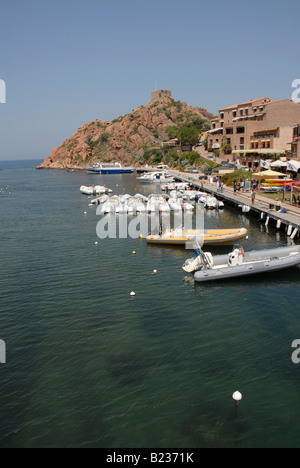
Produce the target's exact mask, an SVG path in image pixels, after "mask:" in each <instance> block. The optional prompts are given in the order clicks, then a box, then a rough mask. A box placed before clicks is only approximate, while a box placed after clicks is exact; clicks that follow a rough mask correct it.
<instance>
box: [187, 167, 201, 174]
mask: <svg viewBox="0 0 300 468" xmlns="http://www.w3.org/2000/svg"><path fill="white" fill-rule="evenodd" d="M188 172H189V173H190V174H199V171H198V169H197V168H196V167H190V168H189V169H188Z"/></svg>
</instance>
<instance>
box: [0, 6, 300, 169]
mask: <svg viewBox="0 0 300 468" xmlns="http://www.w3.org/2000/svg"><path fill="white" fill-rule="evenodd" d="M299 13H300V4H299V2H298V1H295V0H287V1H286V2H284V3H275V4H274V3H273V2H271V1H270V0H265V2H258V0H254V1H253V2H252V3H251V4H241V3H240V2H239V1H237V0H228V1H227V2H223V1H221V0H216V1H215V2H213V3H212V2H210V3H209V4H207V2H203V1H199V0H185V1H183V0H172V1H171V0H163V1H161V0H147V1H143V0H128V1H127V2H124V1H121V0H111V1H110V2H107V1H104V0H87V1H83V0H60V1H58V0H53V1H51V2H50V1H48V0H28V1H27V2H24V1H23V0H11V2H6V3H5V4H4V5H3V6H2V9H1V22H2V24H1V28H0V38H1V40H2V44H5V47H4V48H3V51H2V54H1V58H0V80H4V81H5V83H6V94H7V99H6V104H0V141H1V145H0V160H2V161H4V160H8V161H9V160H23V159H35V160H40V159H44V158H45V157H47V156H49V153H50V151H51V150H52V148H54V147H55V146H60V145H61V144H62V142H63V141H64V140H65V139H67V138H69V137H70V136H71V135H73V134H74V133H75V132H76V130H77V128H78V127H80V126H81V125H83V124H84V123H86V122H89V121H93V120H95V119H103V120H109V121H111V120H113V119H114V118H116V117H118V116H120V115H125V114H127V113H129V112H131V110H132V109H134V108H136V107H139V106H141V105H144V104H146V103H147V102H149V101H150V99H151V91H153V90H154V89H156V88H158V89H171V90H172V95H173V97H174V98H175V99H176V100H181V101H185V102H188V104H189V105H192V106H200V107H204V108H206V109H207V110H208V111H209V112H211V113H213V114H216V113H217V112H218V109H220V108H222V107H226V106H229V105H231V104H235V103H238V102H244V101H247V100H250V99H255V98H260V97H264V96H268V97H270V98H272V99H283V98H289V99H291V97H292V92H293V89H292V82H293V81H294V80H295V79H299V78H300V70H299V67H298V63H297V60H296V57H295V49H296V44H297V43H298V39H299V35H300V33H299V30H298V28H297V27H296V26H294V27H293V18H297V17H298V16H299Z"/></svg>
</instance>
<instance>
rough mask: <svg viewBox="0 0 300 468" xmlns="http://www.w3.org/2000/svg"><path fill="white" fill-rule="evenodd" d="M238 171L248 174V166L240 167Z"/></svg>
mask: <svg viewBox="0 0 300 468" xmlns="http://www.w3.org/2000/svg"><path fill="white" fill-rule="evenodd" d="M240 169H241V170H242V171H245V172H249V171H250V169H249V167H248V166H241V167H240Z"/></svg>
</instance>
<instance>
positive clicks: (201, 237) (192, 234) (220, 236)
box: [146, 228, 248, 245]
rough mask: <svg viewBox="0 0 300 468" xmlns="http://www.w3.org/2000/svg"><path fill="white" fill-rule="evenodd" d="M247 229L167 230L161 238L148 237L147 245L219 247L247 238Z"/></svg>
mask: <svg viewBox="0 0 300 468" xmlns="http://www.w3.org/2000/svg"><path fill="white" fill-rule="evenodd" d="M247 233H248V231H247V229H245V228H241V229H207V230H205V231H204V232H203V231H200V230H197V229H181V228H180V229H175V230H168V231H166V232H165V233H164V234H162V235H161V236H153V235H150V236H148V237H147V238H146V239H147V242H148V244H166V245H185V244H187V243H195V242H200V243H202V242H203V243H204V244H205V245H208V244H209V245H219V244H226V243H230V242H236V241H239V240H241V239H244V238H245V237H246V236H247Z"/></svg>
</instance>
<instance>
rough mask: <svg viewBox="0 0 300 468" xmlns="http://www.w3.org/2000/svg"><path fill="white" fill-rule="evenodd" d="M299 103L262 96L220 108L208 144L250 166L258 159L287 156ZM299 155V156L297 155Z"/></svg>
mask: <svg viewBox="0 0 300 468" xmlns="http://www.w3.org/2000/svg"><path fill="white" fill-rule="evenodd" d="M299 122H300V104H298V103H295V102H294V101H292V100H290V99H283V100H280V101H273V100H272V99H270V98H261V99H255V100H251V101H247V102H244V103H241V104H236V105H233V106H230V107H226V108H223V109H220V111H219V116H218V117H217V118H215V119H212V121H211V127H212V128H211V130H210V131H209V132H208V147H209V148H212V149H213V150H220V153H221V154H222V155H225V156H227V157H229V159H230V158H232V159H233V161H236V160H237V159H238V160H239V161H240V163H242V164H244V165H248V166H249V167H250V168H254V166H258V165H259V162H260V160H261V159H274V158H275V157H279V156H289V155H290V151H291V141H292V139H293V134H294V127H295V125H297V124H298V123H299ZM299 158H300V156H299Z"/></svg>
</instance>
